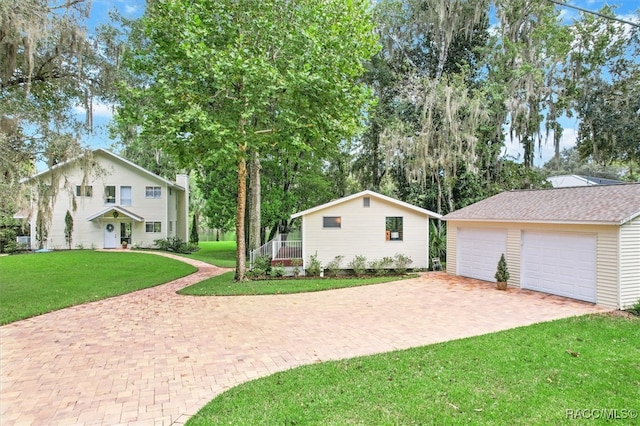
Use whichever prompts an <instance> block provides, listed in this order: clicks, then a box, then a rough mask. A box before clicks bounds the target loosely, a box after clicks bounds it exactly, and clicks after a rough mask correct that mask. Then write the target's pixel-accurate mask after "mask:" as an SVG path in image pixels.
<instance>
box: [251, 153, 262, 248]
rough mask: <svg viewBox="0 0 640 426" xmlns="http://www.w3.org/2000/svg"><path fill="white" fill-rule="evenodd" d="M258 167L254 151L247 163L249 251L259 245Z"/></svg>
mask: <svg viewBox="0 0 640 426" xmlns="http://www.w3.org/2000/svg"><path fill="white" fill-rule="evenodd" d="M260 169H261V167H260V158H259V157H258V153H257V152H254V153H253V154H252V155H251V164H250V165H249V252H251V251H252V250H255V249H257V248H258V247H260V222H261V213H260V204H261V193H260Z"/></svg>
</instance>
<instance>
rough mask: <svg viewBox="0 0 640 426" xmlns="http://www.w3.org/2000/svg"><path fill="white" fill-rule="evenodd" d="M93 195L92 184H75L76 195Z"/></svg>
mask: <svg viewBox="0 0 640 426" xmlns="http://www.w3.org/2000/svg"><path fill="white" fill-rule="evenodd" d="M91 196H93V186H90V185H77V186H76V197H91Z"/></svg>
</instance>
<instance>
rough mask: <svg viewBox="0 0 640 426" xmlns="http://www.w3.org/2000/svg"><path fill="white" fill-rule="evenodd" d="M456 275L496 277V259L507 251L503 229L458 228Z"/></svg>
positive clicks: (492, 279)
mask: <svg viewBox="0 0 640 426" xmlns="http://www.w3.org/2000/svg"><path fill="white" fill-rule="evenodd" d="M457 244H458V275H462V276H464V277H470V278H477V279H480V280H485V281H493V282H495V281H496V279H495V278H494V275H495V274H496V269H497V268H498V260H500V255H501V254H502V253H505V255H506V253H507V231H506V230H504V229H475V228H460V229H458V239H457Z"/></svg>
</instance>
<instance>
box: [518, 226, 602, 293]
mask: <svg viewBox="0 0 640 426" xmlns="http://www.w3.org/2000/svg"><path fill="white" fill-rule="evenodd" d="M522 287H523V288H527V289H530V290H536V291H543V292H545V293H551V294H557V295H559V296H566V297H572V298H575V299H579V300H585V301H589V302H595V301H596V237H595V235H594V234H581V233H545V232H524V233H523V237H522Z"/></svg>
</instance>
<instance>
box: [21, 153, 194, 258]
mask: <svg viewBox="0 0 640 426" xmlns="http://www.w3.org/2000/svg"><path fill="white" fill-rule="evenodd" d="M94 160H95V162H96V163H97V164H99V166H100V167H99V168H98V169H96V170H95V171H93V172H92V173H91V175H90V181H89V182H88V183H87V185H90V186H92V187H93V195H92V196H91V197H75V190H76V186H77V185H80V184H81V183H82V175H83V173H82V170H81V169H80V167H79V163H78V162H75V163H71V164H69V165H66V166H64V167H62V168H61V169H60V170H58V171H57V172H58V173H60V176H61V177H60V179H59V189H58V194H57V198H56V203H55V205H54V209H53V215H52V220H51V223H50V226H49V233H48V234H49V237H48V240H47V243H46V247H47V248H51V249H63V248H66V247H67V245H66V242H65V237H64V228H65V222H64V217H65V215H66V212H67V210H69V212H70V213H71V214H72V216H73V220H74V226H73V234H72V239H73V241H72V248H80V247H83V248H102V247H103V245H104V228H105V226H106V224H107V223H113V224H114V225H115V228H116V232H117V233H118V243H119V240H120V223H123V222H132V235H131V240H132V243H133V244H139V245H141V246H144V247H146V246H151V245H153V242H154V240H156V239H159V238H166V237H167V232H168V215H169V214H171V215H172V216H171V218H172V219H171V220H173V221H174V229H176V220H177V218H178V214H177V208H176V199H175V196H177V194H176V192H182V191H181V190H178V189H175V188H174V189H173V190H172V192H173V194H172V196H173V197H174V198H173V202H172V203H171V204H172V205H173V208H172V212H171V213H169V212H168V211H167V203H168V197H169V190H168V189H169V188H168V186H167V184H166V182H164V181H162V180H160V179H158V178H157V177H154V176H153V175H151V174H147V173H144V172H143V171H140V170H138V169H136V168H134V167H131V166H130V165H128V164H126V163H124V162H121V161H119V160H117V159H115V158H113V157H111V156H107V155H104V154H101V153H98V154H97V155H95V156H94ZM42 178H43V179H45V181H46V179H50V177H49V176H48V175H44V176H43V177H42ZM106 186H115V187H116V204H115V205H120V187H121V186H130V187H131V198H132V203H131V205H127V206H122V208H124V209H125V210H127V211H130V212H132V213H134V214H136V215H138V216H141V217H142V218H144V222H147V221H153V222H161V223H162V232H160V233H148V232H146V230H145V223H144V222H135V221H131V219H130V218H128V217H125V216H124V215H122V214H121V215H119V216H118V217H117V218H114V217H113V216H112V215H110V214H107V215H106V216H103V217H99V218H97V219H95V220H93V221H88V220H87V218H88V217H90V216H93V215H95V214H96V213H99V212H100V211H103V210H105V209H107V208H108V207H110V206H113V204H106V203H105V199H104V189H105V187H106ZM147 186H159V187H161V191H162V194H161V197H160V198H157V199H156V198H146V197H145V188H146V187H147ZM74 197H75V210H74V205H73V204H74V203H73V199H74ZM183 198H184V197H183ZM36 217H37V212H36V211H33V212H32V216H31V222H32V225H31V235H32V238H31V241H32V247H33V248H37V242H36V233H35V221H36ZM183 226H184V225H183Z"/></svg>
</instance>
